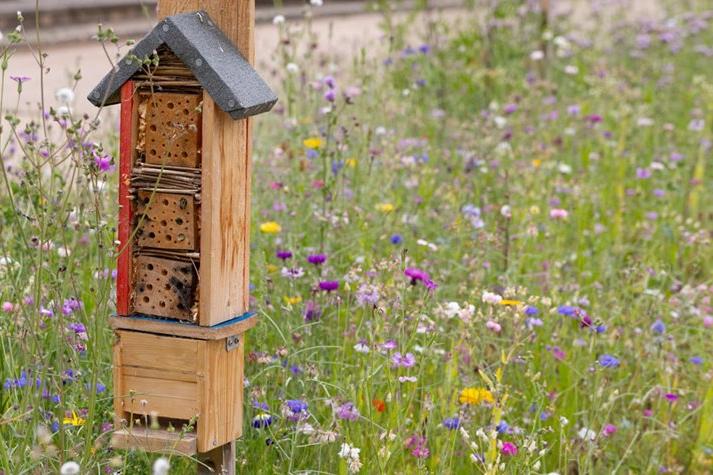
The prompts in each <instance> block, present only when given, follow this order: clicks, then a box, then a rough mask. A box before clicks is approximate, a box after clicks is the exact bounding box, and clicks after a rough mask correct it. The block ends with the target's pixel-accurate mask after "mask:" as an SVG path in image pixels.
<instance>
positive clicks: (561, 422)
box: [560, 416, 569, 427]
mask: <svg viewBox="0 0 713 475" xmlns="http://www.w3.org/2000/svg"><path fill="white" fill-rule="evenodd" d="M567 424H569V419H567V418H566V417H564V416H560V425H561V426H562V427H565V426H566V425H567Z"/></svg>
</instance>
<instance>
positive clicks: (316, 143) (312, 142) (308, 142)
mask: <svg viewBox="0 0 713 475" xmlns="http://www.w3.org/2000/svg"><path fill="white" fill-rule="evenodd" d="M302 144H303V145H304V146H305V147H307V148H311V149H313V150H314V149H316V148H322V139H320V138H319V137H308V138H306V139H304V140H303V141H302Z"/></svg>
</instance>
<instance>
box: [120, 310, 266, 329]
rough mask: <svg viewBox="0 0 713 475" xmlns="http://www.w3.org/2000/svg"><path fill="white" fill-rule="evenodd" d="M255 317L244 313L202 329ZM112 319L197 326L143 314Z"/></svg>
mask: <svg viewBox="0 0 713 475" xmlns="http://www.w3.org/2000/svg"><path fill="white" fill-rule="evenodd" d="M255 315H256V313H255V312H245V313H244V314H242V315H238V316H237V317H233V318H231V319H230V320H226V321H224V322H221V323H219V324H217V325H213V326H211V327H203V328H223V327H227V326H230V325H234V324H236V323H238V322H242V321H243V320H247V319H249V318H252V317H254V316H255ZM112 317H114V318H133V319H136V320H153V321H155V322H161V323H165V324H166V325H185V326H197V325H193V324H190V323H183V322H181V321H178V320H166V319H165V318H158V317H152V316H150V315H144V314H141V313H138V314H133V315H129V316H126V317H120V316H119V315H116V314H114V315H112Z"/></svg>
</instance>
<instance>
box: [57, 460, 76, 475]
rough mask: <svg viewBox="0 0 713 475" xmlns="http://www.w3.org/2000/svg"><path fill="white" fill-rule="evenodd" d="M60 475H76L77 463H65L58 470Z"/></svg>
mask: <svg viewBox="0 0 713 475" xmlns="http://www.w3.org/2000/svg"><path fill="white" fill-rule="evenodd" d="M59 473H60V475H78V474H79V464H78V463H77V462H65V463H64V464H63V465H62V467H61V468H60V469H59Z"/></svg>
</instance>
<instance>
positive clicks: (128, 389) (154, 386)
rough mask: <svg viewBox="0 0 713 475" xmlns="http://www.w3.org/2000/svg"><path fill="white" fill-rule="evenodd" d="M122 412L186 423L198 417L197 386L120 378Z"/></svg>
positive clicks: (180, 382)
mask: <svg viewBox="0 0 713 475" xmlns="http://www.w3.org/2000/svg"><path fill="white" fill-rule="evenodd" d="M123 379H124V381H123V383H122V385H123V387H124V391H125V393H124V394H118V395H116V397H121V398H122V402H123V408H124V412H128V413H130V414H134V415H139V414H141V415H151V414H155V415H157V416H158V417H170V418H174V419H183V420H190V419H191V418H192V417H195V416H197V415H198V410H199V408H198V385H197V384H196V383H190V382H186V381H173V380H169V379H150V378H141V377H136V376H129V375H126V374H124V375H123Z"/></svg>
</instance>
